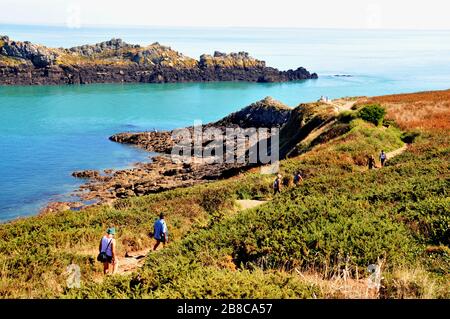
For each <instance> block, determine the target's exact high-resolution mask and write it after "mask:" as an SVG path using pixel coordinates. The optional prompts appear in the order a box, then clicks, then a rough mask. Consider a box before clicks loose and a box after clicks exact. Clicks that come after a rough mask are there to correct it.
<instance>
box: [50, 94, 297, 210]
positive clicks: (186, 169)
mask: <svg viewBox="0 0 450 319" xmlns="http://www.w3.org/2000/svg"><path fill="white" fill-rule="evenodd" d="M292 110H293V109H292V108H290V107H288V106H286V105H284V104H283V103H281V102H278V101H276V100H274V99H273V98H271V97H266V98H265V99H263V100H261V101H258V102H255V103H252V104H250V105H249V106H247V107H245V108H243V109H241V110H239V111H237V112H235V113H232V114H230V115H228V116H226V117H224V118H222V119H221V120H219V121H216V122H212V123H208V124H206V125H204V126H203V132H204V131H205V130H206V129H208V128H213V129H216V130H218V131H219V132H222V133H225V130H226V129H227V128H228V129H229V128H249V127H254V128H272V127H278V128H281V127H282V126H284V125H285V124H286V123H287V122H288V121H289V119H290V116H291V113H292ZM185 129H187V130H189V131H190V132H193V130H194V127H192V126H191V127H187V128H185ZM175 131H176V130H172V131H161V132H152V131H149V132H136V133H128V132H127V133H118V134H115V135H113V136H111V137H110V140H111V141H114V142H118V143H123V144H132V145H135V146H137V147H139V148H142V149H145V150H147V151H149V152H157V153H159V155H158V156H155V157H152V159H151V161H149V162H147V163H135V165H134V167H133V168H129V169H121V170H111V169H110V170H105V171H95V170H86V171H76V172H73V174H72V176H73V177H75V178H81V179H85V180H86V183H85V184H83V185H82V186H81V187H80V189H79V190H78V191H76V192H75V194H76V195H77V196H78V197H79V198H80V199H81V201H83V202H94V203H96V204H105V203H112V202H114V201H115V200H116V199H119V198H128V197H134V196H143V195H147V194H151V193H158V192H161V191H165V190H169V189H173V188H178V187H187V186H192V185H194V184H199V183H206V182H208V181H212V180H217V179H222V178H229V177H231V176H235V175H238V174H239V173H241V172H244V171H247V170H249V169H251V168H253V167H255V166H258V165H260V164H258V163H257V164H252V163H249V161H248V155H249V153H248V152H249V150H250V149H251V146H253V145H254V144H252V143H251V142H247V143H246V144H245V152H246V153H247V156H246V157H247V158H246V161H245V162H243V163H238V162H236V161H235V162H233V163H227V162H225V161H224V162H211V161H210V160H211V158H212V157H214V156H215V154H214V152H212V154H213V155H212V157H200V158H198V157H195V156H194V154H192V158H191V161H190V162H189V163H186V162H174V161H173V159H172V158H171V156H170V154H171V151H172V147H173V146H174V145H175V142H176V141H174V140H173V138H172V136H173V133H174V132H175ZM213 141H214V139H213V138H209V139H208V138H204V139H203V144H202V152H203V153H205V151H206V150H207V149H208V148H210V147H211V142H213ZM222 143H223V146H224V148H225V145H226V143H227V140H226V139H224V140H223V141H222ZM269 143H270V140H269ZM235 147H237V145H236V146H235ZM235 151H236V149H235ZM80 205H81V204H80V202H75V203H66V202H60V203H51V204H50V205H48V206H47V207H46V208H44V209H43V211H42V212H43V213H45V212H52V211H58V210H60V209H67V208H68V207H69V208H71V209H78V208H79V207H80Z"/></svg>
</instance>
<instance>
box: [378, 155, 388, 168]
mask: <svg viewBox="0 0 450 319" xmlns="http://www.w3.org/2000/svg"><path fill="white" fill-rule="evenodd" d="M386 159H387V156H386V153H385V152H384V151H381V153H380V162H381V167H383V166H384V163H385V162H386Z"/></svg>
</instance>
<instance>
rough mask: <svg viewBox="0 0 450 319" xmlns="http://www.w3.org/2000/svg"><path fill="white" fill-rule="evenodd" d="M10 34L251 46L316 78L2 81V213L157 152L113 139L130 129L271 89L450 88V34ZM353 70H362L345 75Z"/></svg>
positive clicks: (291, 100)
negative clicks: (80, 174) (85, 172)
mask: <svg viewBox="0 0 450 319" xmlns="http://www.w3.org/2000/svg"><path fill="white" fill-rule="evenodd" d="M0 34H7V35H9V36H10V37H11V38H14V39H18V40H30V41H33V42H38V43H43V44H46V45H49V46H72V45H79V44H84V43H95V42H98V41H102V40H105V39H108V38H111V37H113V36H115V37H122V38H123V39H124V40H126V41H129V42H133V43H143V44H144V43H151V42H154V41H159V42H160V43H163V44H169V45H171V46H172V47H173V48H174V49H177V50H179V51H181V52H183V53H186V54H188V55H191V56H194V57H195V56H198V55H200V54H201V53H205V52H213V51H214V50H221V51H240V50H245V51H249V52H250V54H251V55H253V56H255V57H258V58H261V59H264V60H266V61H267V64H268V65H271V66H275V67H279V68H281V69H286V68H293V67H297V66H305V67H307V68H308V69H310V70H311V71H314V72H318V73H319V77H320V78H319V79H318V80H309V81H301V82H295V83H270V84H263V83H228V82H227V83H186V84H185V83H180V84H128V85H119V84H102V85H86V86H43V87H1V86H0V190H1V191H0V220H9V219H13V218H16V217H19V216H27V215H32V214H35V213H36V212H37V211H38V210H39V208H40V207H42V206H43V205H44V204H45V203H46V202H48V201H49V200H67V199H74V198H70V197H68V195H67V194H68V193H70V191H72V190H74V189H75V188H76V187H77V186H78V185H79V184H80V181H79V180H76V179H74V178H72V177H71V176H70V174H71V172H72V171H74V170H80V169H105V168H120V167H126V166H129V165H132V164H133V163H134V162H136V161H142V160H146V159H147V158H148V156H149V154H148V153H146V152H143V151H141V150H139V149H136V148H134V147H131V146H124V145H120V144H117V143H113V142H110V141H109V140H108V136H110V135H112V134H114V133H117V132H123V131H140V130H146V129H153V128H157V129H171V128H175V127H181V126H185V125H191V124H192V123H193V121H194V120H196V119H200V120H202V121H203V122H209V121H212V120H217V119H219V118H221V117H223V116H225V115H227V114H228V113H230V112H232V111H236V110H238V109H240V108H242V107H244V106H246V105H248V104H250V103H252V102H254V101H256V100H259V99H262V98H264V97H265V96H272V97H274V98H276V99H279V100H281V101H283V102H284V103H286V104H288V105H291V106H295V105H297V104H298V103H300V102H307V101H313V100H317V99H318V98H319V97H320V96H321V95H327V96H329V97H331V98H336V97H341V96H354V95H382V94H388V93H402V92H414V91H422V90H433V89H447V88H450V63H449V62H450V41H449V40H450V32H449V31H433V32H431V31H427V32H418V31H396V32H393V31H344V30H338V31H336V30H295V29H283V30H275V29H177V28H167V29H161V28H159V29H98V28H97V29H96V28H86V29H79V30H78V29H75V30H74V29H66V28H54V27H53V28H50V27H29V26H26V27H25V26H5V25H0ZM334 74H352V75H353V77H335V76H333V75H334Z"/></svg>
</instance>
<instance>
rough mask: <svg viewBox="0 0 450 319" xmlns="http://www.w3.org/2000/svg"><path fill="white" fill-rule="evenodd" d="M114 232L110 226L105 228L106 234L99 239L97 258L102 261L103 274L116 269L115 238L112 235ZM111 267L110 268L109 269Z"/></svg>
mask: <svg viewBox="0 0 450 319" xmlns="http://www.w3.org/2000/svg"><path fill="white" fill-rule="evenodd" d="M115 234H116V229H115V228H114V227H110V228H108V229H107V230H106V234H105V235H104V236H103V237H102V239H101V240H100V245H99V247H98V250H99V255H98V257H97V260H98V261H100V262H103V274H105V275H106V274H108V273H111V274H113V273H114V272H115V271H116V265H117V263H116V240H115V239H114V235H115ZM111 268H112V269H111Z"/></svg>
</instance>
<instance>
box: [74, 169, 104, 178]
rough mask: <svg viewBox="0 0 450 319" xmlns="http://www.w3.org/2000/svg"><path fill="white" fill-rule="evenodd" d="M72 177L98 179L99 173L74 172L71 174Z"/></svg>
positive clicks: (92, 171)
mask: <svg viewBox="0 0 450 319" xmlns="http://www.w3.org/2000/svg"><path fill="white" fill-rule="evenodd" d="M72 176H73V177H76V178H99V177H100V173H99V172H98V171H94V170H86V171H76V172H73V173H72Z"/></svg>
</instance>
